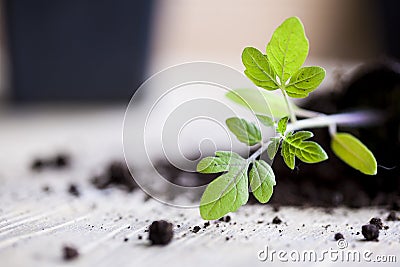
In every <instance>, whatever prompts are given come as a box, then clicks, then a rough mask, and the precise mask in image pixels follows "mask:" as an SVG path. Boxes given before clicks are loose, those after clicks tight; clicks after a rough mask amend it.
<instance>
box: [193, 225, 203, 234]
mask: <svg viewBox="0 0 400 267" xmlns="http://www.w3.org/2000/svg"><path fill="white" fill-rule="evenodd" d="M200 229H201V228H200V226H198V225H196V226H194V227H193V230H192V232H193V233H197V232H199V231H200Z"/></svg>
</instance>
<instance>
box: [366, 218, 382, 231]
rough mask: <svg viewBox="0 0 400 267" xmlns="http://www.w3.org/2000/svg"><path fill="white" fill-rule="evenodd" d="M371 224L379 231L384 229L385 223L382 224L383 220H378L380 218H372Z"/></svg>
mask: <svg viewBox="0 0 400 267" xmlns="http://www.w3.org/2000/svg"><path fill="white" fill-rule="evenodd" d="M369 223H370V224H373V225H375V226H376V227H378V229H382V228H383V223H382V220H381V218H378V217H375V218H372V219H371V220H370V221H369Z"/></svg>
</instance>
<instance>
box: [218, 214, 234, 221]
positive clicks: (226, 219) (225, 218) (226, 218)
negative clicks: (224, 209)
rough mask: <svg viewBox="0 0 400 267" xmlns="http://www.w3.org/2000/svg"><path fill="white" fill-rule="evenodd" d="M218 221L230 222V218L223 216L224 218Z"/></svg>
mask: <svg viewBox="0 0 400 267" xmlns="http://www.w3.org/2000/svg"><path fill="white" fill-rule="evenodd" d="M218 221H220V222H230V221H231V216H229V215H227V216H224V217H222V218H220V219H219V220H218Z"/></svg>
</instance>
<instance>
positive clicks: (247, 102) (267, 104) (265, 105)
mask: <svg viewBox="0 0 400 267" xmlns="http://www.w3.org/2000/svg"><path fill="white" fill-rule="evenodd" d="M226 97H227V98H229V99H230V100H232V101H233V102H235V103H237V104H239V105H242V106H244V107H246V108H248V109H250V110H251V111H252V112H255V113H258V114H263V115H268V116H272V117H275V118H281V117H284V116H287V115H289V112H288V110H287V107H286V103H285V99H284V98H283V96H282V95H280V94H275V93H272V92H269V91H266V90H259V89H245V88H243V89H235V90H233V91H229V92H228V93H226ZM291 106H292V107H293V110H294V112H295V113H296V111H299V110H300V108H299V107H297V106H296V105H294V104H293V103H291Z"/></svg>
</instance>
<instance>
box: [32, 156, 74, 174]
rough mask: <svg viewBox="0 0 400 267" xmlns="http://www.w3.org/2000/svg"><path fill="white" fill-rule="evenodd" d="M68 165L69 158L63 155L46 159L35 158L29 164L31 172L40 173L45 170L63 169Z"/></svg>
mask: <svg viewBox="0 0 400 267" xmlns="http://www.w3.org/2000/svg"><path fill="white" fill-rule="evenodd" d="M69 165H70V156H69V155H67V154H65V153H59V154H57V155H55V156H52V157H48V158H35V159H33V161H32V163H31V169H32V170H33V171H42V170H44V169H46V168H49V169H50V168H52V169H63V168H66V167H68V166H69Z"/></svg>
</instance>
